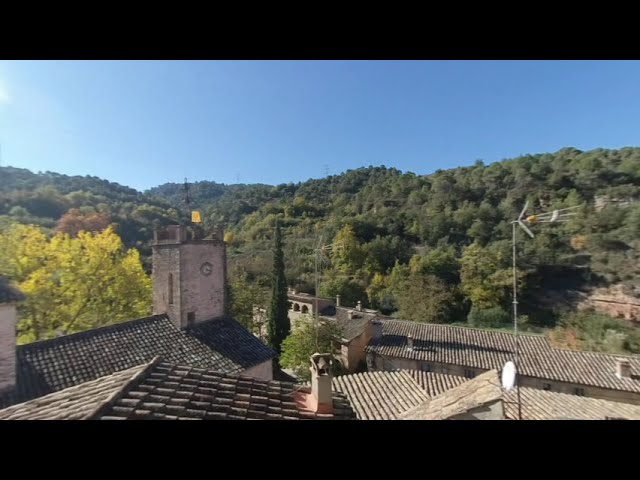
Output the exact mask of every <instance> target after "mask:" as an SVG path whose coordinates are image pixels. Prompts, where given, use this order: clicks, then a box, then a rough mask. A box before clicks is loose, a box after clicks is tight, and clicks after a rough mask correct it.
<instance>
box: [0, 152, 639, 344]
mask: <svg viewBox="0 0 640 480" xmlns="http://www.w3.org/2000/svg"><path fill="white" fill-rule="evenodd" d="M427 168H428V167H427V165H425V170H426V169H427ZM181 188H182V184H180V183H176V184H166V185H162V186H159V187H156V188H154V189H151V190H149V191H148V192H145V193H144V194H142V193H139V192H136V191H135V190H132V189H129V188H127V187H123V186H120V185H117V184H113V183H109V182H106V181H103V180H100V179H97V178H94V177H67V176H64V175H58V174H53V173H45V174H40V175H35V174H32V173H30V172H28V171H26V170H20V169H13V168H2V169H0V222H3V221H4V222H5V223H6V222H8V221H9V220H12V221H15V220H17V221H19V222H21V223H35V224H37V225H41V226H44V227H46V228H48V229H55V228H58V229H60V228H62V229H64V228H67V229H71V230H72V229H76V230H77V229H78V228H81V226H82V225H83V224H84V223H88V224H91V222H97V223H98V224H100V222H101V221H103V220H104V219H101V218H100V217H98V218H96V217H95V215H105V216H108V217H109V219H110V221H111V222H113V223H116V224H117V227H116V231H117V232H118V233H119V234H120V235H121V236H122V238H123V241H124V243H125V245H127V246H136V247H138V248H139V249H140V250H141V253H142V254H143V256H147V255H148V253H149V251H148V248H147V245H148V242H149V240H150V238H151V231H152V229H153V227H154V226H155V225H158V224H166V223H170V222H172V221H175V220H176V219H178V218H179V213H178V212H179V211H183V210H184V204H183V203H182V201H183V194H182V191H181ZM191 196H192V198H193V200H194V204H195V206H196V207H197V208H198V209H199V210H200V211H202V212H203V220H204V223H205V227H208V226H211V225H214V224H218V225H223V226H224V227H225V228H226V231H227V236H226V239H227V241H228V243H229V246H230V247H229V253H228V257H229V262H230V273H231V279H232V282H236V283H237V284H238V285H244V286H245V287H247V286H250V287H251V288H260V287H267V286H268V282H269V277H268V275H269V272H270V267H271V255H272V253H271V252H272V248H271V244H272V237H273V232H274V227H275V221H276V218H280V219H281V220H280V224H281V226H282V229H283V235H284V240H285V258H286V264H287V278H288V281H289V284H290V285H291V286H292V287H295V288H297V289H299V290H301V291H307V292H312V291H313V285H314V281H313V260H314V258H313V248H314V247H315V246H317V245H321V244H323V245H324V244H329V243H332V242H334V243H336V244H339V245H341V247H342V248H338V249H335V250H334V252H333V253H332V254H327V255H326V256H324V257H323V261H322V262H321V267H322V268H321V271H322V279H321V284H320V293H321V294H323V295H326V296H334V295H335V294H338V293H339V294H340V295H341V296H342V299H343V302H344V303H345V304H355V302H356V301H358V300H361V301H362V302H363V303H364V304H365V305H368V306H371V307H374V308H379V309H381V310H383V311H384V312H386V313H389V314H395V315H398V316H400V317H402V318H405V319H411V320H415V321H429V322H457V323H467V324H471V325H475V326H493V327H500V326H504V325H506V324H508V322H509V321H510V320H509V313H508V312H509V308H510V302H511V294H510V287H511V271H510V264H511V224H510V222H511V221H512V220H513V219H514V218H515V217H516V216H517V214H518V213H519V211H520V209H521V208H522V206H523V204H524V203H525V201H527V200H529V202H530V204H531V210H530V211H531V213H535V212H540V211H548V210H553V209H557V208H563V207H568V206H579V208H578V209H576V211H577V213H578V215H576V216H575V217H574V218H573V219H572V221H570V222H567V223H564V224H544V225H537V226H535V227H534V232H535V234H536V236H535V238H534V239H531V238H529V237H527V236H525V235H524V234H521V233H519V234H518V248H519V251H520V253H519V256H520V257H519V263H518V267H519V283H520V288H521V292H522V299H521V310H522V313H523V315H524V318H523V320H524V326H525V328H529V329H531V330H534V331H540V330H542V329H545V330H547V329H554V328H555V329H556V330H554V331H553V337H554V339H555V341H557V342H558V343H560V344H562V345H567V346H576V347H581V346H582V347H588V348H591V349H603V350H609V351H637V350H640V336H638V334H637V330H636V329H635V327H633V326H632V325H631V324H628V323H625V322H624V321H620V320H615V319H612V318H608V317H603V316H599V315H595V314H590V313H581V314H572V315H569V314H566V313H565V312H563V311H562V310H561V309H560V308H558V304H557V302H555V303H554V302H549V301H547V300H548V299H549V298H553V297H554V295H556V296H557V293H558V292H560V293H562V292H564V291H567V290H586V289H588V288H590V287H593V286H608V285H618V286H621V287H622V288H623V289H624V291H625V293H626V294H627V295H629V296H631V297H633V296H634V295H635V296H637V292H638V291H640V266H639V263H640V262H639V261H638V260H639V258H638V252H639V251H640V203H636V202H637V201H638V200H640V148H624V149H620V150H603V149H598V150H593V151H587V152H581V151H579V150H576V149H573V148H566V149H563V150H560V151H558V152H556V153H553V154H542V155H525V156H522V157H519V158H515V159H512V160H506V161H502V162H497V163H493V164H491V165H488V166H487V165H484V164H483V163H482V162H481V161H478V162H476V164H475V165H474V166H471V167H464V168H457V169H452V170H447V171H437V172H435V173H433V174H431V175H426V176H421V175H417V174H413V173H402V172H400V171H399V170H397V169H394V168H385V167H369V168H360V169H357V170H350V171H347V172H345V173H343V174H341V175H335V176H330V177H327V178H323V179H319V180H309V181H307V182H303V183H298V184H283V185H279V186H275V187H272V186H267V185H229V186H227V185H222V184H217V183H215V182H198V183H195V184H193V185H191ZM70 209H76V210H73V211H72V212H71V213H67V212H69V210H70ZM65 213H66V214H67V216H68V217H67V219H66V221H65V222H60V220H61V218H62V217H64V216H65ZM183 214H184V212H183ZM92 215H93V216H94V217H91V216H92ZM87 217H91V218H87ZM183 218H184V217H183ZM83 222H84V223H83ZM78 225H80V226H78ZM0 228H1V224H0Z"/></svg>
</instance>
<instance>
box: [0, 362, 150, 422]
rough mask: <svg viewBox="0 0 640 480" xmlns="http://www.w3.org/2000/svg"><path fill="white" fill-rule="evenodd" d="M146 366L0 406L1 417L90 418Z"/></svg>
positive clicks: (0, 418) (24, 418)
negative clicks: (21, 401) (5, 406)
mask: <svg viewBox="0 0 640 480" xmlns="http://www.w3.org/2000/svg"><path fill="white" fill-rule="evenodd" d="M147 367H148V364H142V365H138V366H136V367H133V368H128V369H127V370H122V371H121V372H116V373H113V374H111V375H108V376H106V377H102V378H98V379H97V380H92V381H90V382H85V383H81V384H80V385H76V386H73V387H69V388H65V389H64V390H60V391H59V392H54V393H50V394H49V395H45V396H44V397H39V398H36V399H34V400H31V401H29V402H26V403H21V404H18V405H14V406H12V407H9V408H6V409H4V410H0V420H84V419H89V418H91V417H92V416H93V415H94V414H95V413H96V412H97V411H98V409H100V408H101V407H102V406H103V405H105V404H106V403H107V402H109V401H110V400H111V399H112V398H113V397H114V396H116V395H118V393H119V392H120V391H121V390H122V389H123V388H124V387H125V386H126V385H127V384H128V383H130V382H131V381H133V380H135V379H136V378H137V376H138V375H140V374H141V373H143V372H144V370H145V369H146V368H147Z"/></svg>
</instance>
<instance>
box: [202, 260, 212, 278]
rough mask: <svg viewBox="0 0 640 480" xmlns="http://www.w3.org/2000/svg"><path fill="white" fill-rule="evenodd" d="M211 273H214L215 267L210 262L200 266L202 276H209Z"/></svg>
mask: <svg viewBox="0 0 640 480" xmlns="http://www.w3.org/2000/svg"><path fill="white" fill-rule="evenodd" d="M211 272H213V266H212V265H211V264H210V263H209V262H204V263H203V264H202V265H200V273H201V274H202V275H205V276H209V275H211Z"/></svg>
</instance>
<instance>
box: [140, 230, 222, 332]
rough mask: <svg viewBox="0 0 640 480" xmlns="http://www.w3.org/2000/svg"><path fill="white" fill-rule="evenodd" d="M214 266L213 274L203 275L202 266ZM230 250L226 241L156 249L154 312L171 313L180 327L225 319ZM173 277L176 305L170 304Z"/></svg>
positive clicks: (176, 245) (202, 242)
mask: <svg viewBox="0 0 640 480" xmlns="http://www.w3.org/2000/svg"><path fill="white" fill-rule="evenodd" d="M205 262H208V263H210V264H211V266H212V268H211V274H210V275H208V276H207V275H203V273H202V271H201V267H202V265H203V264H204V263H205ZM226 268H227V267H226V251H225V246H224V243H223V242H219V241H213V240H195V241H191V242H188V243H180V244H178V243H176V244H164V245H155V246H154V247H153V270H152V281H153V313H154V314H155V315H158V314H163V313H167V314H168V315H169V318H170V319H171V321H172V322H173V323H174V324H175V325H176V326H177V327H179V328H184V327H186V326H187V325H188V315H189V313H193V315H194V321H195V323H198V322H202V321H206V320H210V319H212V318H217V317H222V316H223V315H224V314H225V312H226V302H227V299H226V293H227V292H226V288H225V286H226ZM170 274H171V275H172V276H173V282H172V283H173V303H172V304H171V303H169V299H170V293H169V287H170V283H171V282H170V280H169V278H170V277H169V275H170Z"/></svg>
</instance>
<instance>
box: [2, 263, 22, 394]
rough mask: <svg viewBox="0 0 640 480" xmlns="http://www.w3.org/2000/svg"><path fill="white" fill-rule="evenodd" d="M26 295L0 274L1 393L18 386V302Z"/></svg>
mask: <svg viewBox="0 0 640 480" xmlns="http://www.w3.org/2000/svg"><path fill="white" fill-rule="evenodd" d="M22 300H24V295H22V293H21V292H20V291H18V290H17V289H15V288H13V287H11V286H10V285H9V282H8V281H7V280H6V279H5V278H4V277H2V276H0V393H3V392H5V391H10V390H13V388H14V387H15V386H16V324H17V323H18V314H17V311H16V307H17V303H18V302H20V301H22Z"/></svg>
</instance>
